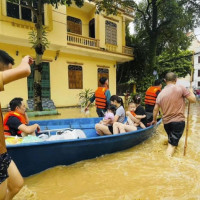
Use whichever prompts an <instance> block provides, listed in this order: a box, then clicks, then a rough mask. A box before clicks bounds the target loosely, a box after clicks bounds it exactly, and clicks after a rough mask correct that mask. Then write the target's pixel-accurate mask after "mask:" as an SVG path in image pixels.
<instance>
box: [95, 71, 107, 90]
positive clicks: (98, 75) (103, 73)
mask: <svg viewBox="0 0 200 200" xmlns="http://www.w3.org/2000/svg"><path fill="white" fill-rule="evenodd" d="M101 77H106V78H108V79H109V70H108V69H106V68H98V71H97V80H98V87H101V86H102V85H101V84H100V82H99V80H100V78H101Z"/></svg>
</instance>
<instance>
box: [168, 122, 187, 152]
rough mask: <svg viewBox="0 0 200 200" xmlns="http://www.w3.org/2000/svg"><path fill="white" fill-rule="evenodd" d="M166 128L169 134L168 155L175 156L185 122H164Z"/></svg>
mask: <svg viewBox="0 0 200 200" xmlns="http://www.w3.org/2000/svg"><path fill="white" fill-rule="evenodd" d="M164 128H165V131H166V132H167V135H168V147H167V151H166V154H167V156H173V154H174V151H175V148H176V147H177V146H178V143H179V140H180V138H181V136H182V135H183V131H184V128H185V122H184V121H181V122H171V123H168V124H164Z"/></svg>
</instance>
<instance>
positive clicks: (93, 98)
mask: <svg viewBox="0 0 200 200" xmlns="http://www.w3.org/2000/svg"><path fill="white" fill-rule="evenodd" d="M94 100H95V94H94V95H93V96H92V97H91V98H90V100H89V102H88V104H87V106H86V107H85V112H86V111H87V110H88V108H89V106H90V104H91V103H93V102H94Z"/></svg>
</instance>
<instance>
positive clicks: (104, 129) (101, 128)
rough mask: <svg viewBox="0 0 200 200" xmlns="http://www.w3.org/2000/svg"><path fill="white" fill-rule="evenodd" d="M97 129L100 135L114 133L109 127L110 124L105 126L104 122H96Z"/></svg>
mask: <svg viewBox="0 0 200 200" xmlns="http://www.w3.org/2000/svg"><path fill="white" fill-rule="evenodd" d="M95 129H96V131H97V133H98V134H99V135H112V133H111V132H110V131H109V129H108V126H105V125H103V124H96V125H95Z"/></svg>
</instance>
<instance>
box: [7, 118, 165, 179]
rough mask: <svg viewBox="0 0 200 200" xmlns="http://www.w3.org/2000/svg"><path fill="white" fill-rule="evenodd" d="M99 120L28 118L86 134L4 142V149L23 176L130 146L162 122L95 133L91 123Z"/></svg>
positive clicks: (44, 127)
mask: <svg viewBox="0 0 200 200" xmlns="http://www.w3.org/2000/svg"><path fill="white" fill-rule="evenodd" d="M99 121H100V118H79V119H59V120H40V121H39V120H38V121H31V122H30V123H31V124H34V123H38V124H39V125H40V126H41V130H52V129H64V128H70V129H81V130H83V131H84V133H85V135H86V138H82V139H71V140H55V141H44V142H35V143H22V144H15V145H7V149H8V152H9V154H10V156H11V157H12V159H13V160H14V161H15V163H16V165H17V167H18V169H19V171H20V172H21V174H22V176H24V177H27V176H30V175H33V174H36V173H39V172H41V171H43V170H46V169H48V168H51V167H55V166H58V165H70V164H73V163H76V162H78V161H82V160H86V159H91V158H96V157H98V156H101V155H104V154H110V153H114V152H117V151H122V150H125V149H128V148H130V147H133V146H135V145H137V144H140V143H141V142H143V141H145V140H147V139H148V138H149V137H151V136H152V135H153V133H155V129H156V128H157V126H158V124H160V123H161V120H159V121H158V123H157V125H156V126H150V127H147V128H145V129H139V130H137V131H134V132H128V133H123V134H117V135H108V136H98V135H97V134H96V131H95V129H94V126H95V124H96V123H98V122H99ZM52 134H55V132H53V131H52Z"/></svg>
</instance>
